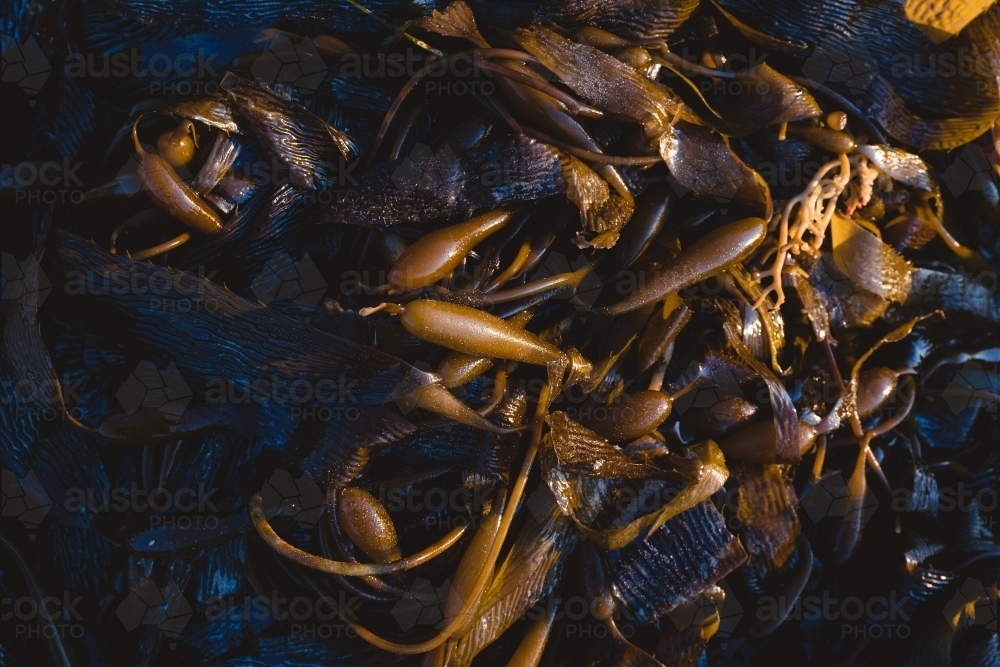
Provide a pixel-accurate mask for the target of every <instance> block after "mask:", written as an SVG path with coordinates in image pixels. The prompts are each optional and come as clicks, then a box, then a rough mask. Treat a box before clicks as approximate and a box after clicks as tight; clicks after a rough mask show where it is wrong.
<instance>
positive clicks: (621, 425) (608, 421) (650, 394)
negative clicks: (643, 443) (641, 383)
mask: <svg viewBox="0 0 1000 667" xmlns="http://www.w3.org/2000/svg"><path fill="white" fill-rule="evenodd" d="M672 407H673V401H672V400H671V399H670V396H668V395H667V394H664V393H663V392H662V391H637V392H635V393H633V394H627V395H623V396H622V397H621V398H619V399H618V400H617V401H615V402H614V403H613V404H611V405H609V406H607V407H606V408H604V410H603V411H601V412H600V413H599V415H600V417H601V418H599V419H592V420H588V421H585V422H584V423H583V425H584V426H586V427H587V428H589V429H590V430H591V431H593V432H594V433H596V434H597V435H599V436H601V437H602V438H607V439H608V440H634V439H635V438H638V437H640V436H643V435H646V434H647V433H649V432H650V431H652V430H653V429H654V428H656V427H657V426H659V425H660V424H662V423H663V422H664V421H665V420H666V419H667V417H669V416H670V410H671V408H672Z"/></svg>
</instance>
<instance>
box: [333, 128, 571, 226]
mask: <svg viewBox="0 0 1000 667" xmlns="http://www.w3.org/2000/svg"><path fill="white" fill-rule="evenodd" d="M565 191H566V183H565V181H564V180H563V176H562V167H561V162H560V160H559V156H558V155H557V154H556V152H555V151H554V150H553V149H551V148H549V147H548V146H546V145H545V144H542V143H539V142H537V141H535V140H533V139H530V138H528V137H526V136H523V135H520V136H510V137H505V138H503V139H501V140H498V141H495V142H491V143H490V144H488V145H486V146H483V147H482V148H476V149H473V150H470V151H467V152H461V153H455V152H453V151H452V150H451V149H450V148H449V147H448V146H447V145H446V146H444V147H443V148H441V149H438V150H434V149H431V148H428V147H422V150H421V147H419V146H418V148H417V149H415V150H414V151H413V152H412V153H411V155H409V156H407V157H405V158H401V159H399V160H395V161H392V162H386V163H382V164H379V165H376V166H375V167H374V168H372V169H371V170H370V171H369V172H368V173H366V174H365V176H364V178H362V179H361V183H360V187H359V189H358V197H357V198H352V199H351V200H350V201H347V202H343V203H336V204H333V205H332V206H331V207H330V208H329V209H328V210H327V211H325V212H324V214H323V220H324V221H328V222H345V223H350V224H356V225H370V226H378V227H388V226H391V225H397V224H405V223H418V222H422V221H426V220H432V219H435V218H450V217H457V216H467V215H470V214H471V213H472V212H473V211H475V210H479V209H488V208H495V207H497V206H502V205H504V204H507V203H511V202H517V201H534V200H538V199H543V198H545V197H550V196H552V195H557V194H562V193H564V192H565Z"/></svg>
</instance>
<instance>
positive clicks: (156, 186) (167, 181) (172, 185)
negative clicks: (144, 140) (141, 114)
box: [132, 120, 222, 234]
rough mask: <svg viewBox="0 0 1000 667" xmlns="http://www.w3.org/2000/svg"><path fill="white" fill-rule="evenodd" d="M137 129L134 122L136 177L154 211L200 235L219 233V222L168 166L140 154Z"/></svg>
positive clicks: (156, 156)
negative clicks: (178, 221) (194, 230)
mask: <svg viewBox="0 0 1000 667" xmlns="http://www.w3.org/2000/svg"><path fill="white" fill-rule="evenodd" d="M138 125H139V121H138V120H136V121H135V124H134V125H133V126H132V143H133V144H134V145H135V152H136V153H138V154H139V168H138V173H137V176H138V178H139V183H140V184H141V185H142V189H143V191H144V192H145V193H146V194H147V195H148V196H149V199H150V201H152V202H153V203H154V204H155V205H156V207H157V208H159V209H161V210H163V211H165V212H166V213H168V214H169V215H171V216H172V217H174V218H177V219H178V220H180V221H181V222H183V223H184V224H186V225H188V226H189V227H193V228H194V229H197V230H198V231H200V232H202V233H205V234H218V233H219V232H221V231H222V219H221V218H219V215H218V214H217V213H216V212H215V211H213V210H212V209H211V208H209V207H208V206H207V205H206V204H204V203H202V201H201V198H200V197H198V195H197V194H195V192H194V190H192V189H191V188H190V187H188V185H187V183H185V182H184V181H182V180H181V177H180V176H178V175H177V172H176V171H174V168H173V167H171V166H170V163H168V162H167V161H166V160H164V159H163V158H162V157H160V156H159V155H156V154H155V153H147V152H146V151H145V150H143V148H142V144H140V143H139V135H138V134H137V132H136V128H137V127H138Z"/></svg>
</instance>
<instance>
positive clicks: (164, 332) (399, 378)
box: [55, 232, 429, 476]
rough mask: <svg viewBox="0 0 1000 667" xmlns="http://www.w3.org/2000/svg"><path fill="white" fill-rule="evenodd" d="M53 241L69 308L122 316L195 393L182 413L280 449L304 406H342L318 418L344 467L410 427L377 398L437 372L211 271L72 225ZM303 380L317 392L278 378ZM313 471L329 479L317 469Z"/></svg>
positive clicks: (128, 332) (322, 457) (142, 344)
mask: <svg viewBox="0 0 1000 667" xmlns="http://www.w3.org/2000/svg"><path fill="white" fill-rule="evenodd" d="M56 238H57V242H58V244H59V245H58V247H57V248H56V250H55V252H56V253H57V254H58V256H59V259H60V260H61V262H62V266H61V269H62V270H61V272H60V273H61V274H62V275H64V276H65V279H66V281H67V282H66V290H67V291H68V292H69V293H67V294H66V295H65V298H64V299H63V303H64V304H65V306H66V307H67V308H73V307H76V308H82V309H83V310H84V312H89V313H94V312H98V311H100V312H102V313H103V314H104V315H105V316H106V317H108V318H109V320H108V321H112V322H115V329H116V331H117V333H118V335H124V336H128V337H130V339H131V340H134V341H135V342H137V343H138V345H137V346H136V347H137V348H138V349H139V350H141V351H142V354H143V355H144V356H145V357H146V358H147V359H154V360H156V361H157V362H159V366H158V368H162V367H163V366H166V365H167V364H169V363H173V364H175V365H176V367H177V369H178V370H179V372H180V375H181V377H182V378H183V382H184V383H186V385H187V387H188V388H189V390H190V392H191V394H192V399H191V403H190V405H188V406H187V410H186V411H185V414H184V415H183V417H184V418H187V417H188V414H187V413H188V412H190V413H193V414H195V415H200V416H201V417H203V418H204V419H205V420H206V421H208V422H209V423H212V424H215V425H219V426H223V427H225V428H228V429H231V430H233V431H236V432H242V433H246V434H248V435H252V436H255V437H261V438H264V439H265V440H272V441H273V442H274V443H275V444H276V445H278V446H280V445H282V444H283V443H285V442H287V441H289V440H290V438H291V436H292V434H293V433H294V432H295V431H296V429H297V428H298V427H299V426H300V425H301V424H302V422H303V420H302V418H301V416H300V413H299V412H298V411H299V410H303V409H306V408H309V407H312V408H314V409H315V408H320V407H324V406H325V407H327V408H329V409H331V410H332V409H335V408H336V409H338V410H339V411H340V412H339V413H335V414H340V417H339V418H335V419H331V420H329V421H326V422H322V423H321V424H320V425H319V427H318V428H319V431H320V433H319V434H317V435H320V436H321V443H326V444H330V445H334V444H335V445H336V446H340V447H341V451H340V454H337V453H336V451H328V452H325V453H323V452H322V447H323V445H321V447H320V451H317V453H316V456H318V457H319V458H318V459H316V465H317V466H323V465H331V466H336V465H337V464H336V463H335V462H334V460H339V461H341V463H343V464H344V465H347V462H348V461H350V460H351V459H352V458H353V456H354V454H355V451H356V450H357V449H358V448H360V447H363V446H365V445H371V444H376V443H380V442H389V441H392V440H394V439H396V438H398V437H400V436H401V435H403V434H405V433H407V432H409V430H411V429H412V427H411V426H410V425H409V423H408V422H407V421H406V420H405V419H403V418H402V417H399V416H398V415H395V414H393V412H392V411H391V410H388V409H386V408H384V407H381V406H382V405H383V404H385V403H387V402H390V401H392V400H393V398H394V397H396V396H398V395H400V394H401V393H405V392H406V391H409V390H413V389H415V388H417V387H418V386H420V385H421V384H424V383H426V382H427V381H429V380H428V376H426V375H424V374H421V373H419V372H417V371H414V369H412V368H411V367H410V366H409V365H408V364H406V363H405V362H403V361H401V360H399V359H397V358H395V357H391V356H389V355H386V354H384V353H381V352H378V351H376V350H374V349H371V348H364V347H361V346H358V345H355V344H353V343H350V342H349V341H347V340H345V339H342V338H338V337H336V336H332V335H329V334H326V333H323V332H321V331H318V330H316V329H314V328H312V327H309V326H307V325H305V324H303V323H302V322H301V321H299V320H297V319H295V318H292V317H288V316H285V315H281V314H279V313H276V312H274V311H270V310H268V309H267V308H265V307H263V306H261V305H260V304H255V303H252V302H250V301H246V300H243V299H241V298H239V297H237V296H236V295H235V294H233V293H232V292H229V291H228V290H226V289H224V288H221V287H218V286H216V285H215V284H213V283H211V282H209V281H207V280H205V279H203V278H196V277H195V276H193V275H191V274H186V273H184V272H180V271H176V270H171V269H166V268H162V267H158V266H154V265H152V264H148V263H144V262H133V261H131V260H129V259H126V258H123V257H120V256H114V255H110V254H108V253H106V252H104V251H103V250H101V249H99V248H97V246H95V245H93V244H91V243H89V242H86V241H84V240H82V239H80V238H79V237H76V236H74V235H72V234H68V233H65V232H57V233H56ZM116 277H117V279H119V280H121V279H125V280H133V281H134V282H132V284H133V285H143V286H152V285H161V286H165V285H169V286H170V287H169V288H166V290H165V291H163V290H160V291H162V292H163V293H161V294H158V295H157V296H156V298H155V299H154V298H152V297H151V296H150V295H149V294H148V293H146V291H145V290H143V289H128V288H126V289H124V290H122V289H115V290H112V289H111V287H110V285H111V284H112V282H111V281H113V280H114V279H115V278H116ZM80 280H84V281H90V282H89V286H88V287H86V288H83V287H82V285H83V283H80V282H79V281H80ZM74 281H77V282H75V283H74ZM74 285H75V287H74ZM95 285H103V286H104V288H101V287H95ZM118 285H119V287H120V283H118ZM77 288H79V289H80V290H82V293H80V292H79V291H77ZM164 299H165V300H178V301H179V300H190V301H189V302H190V303H194V304H196V307H195V308H193V309H191V310H190V311H188V312H177V311H176V310H174V309H168V308H163V307H161V306H160V305H159V304H160V303H162V301H160V300H164ZM142 358H143V357H139V359H140V360H141V359H142ZM133 363H135V360H133ZM154 365H156V363H155V362H154ZM123 370H124V372H126V373H127V372H130V371H131V370H132V369H129V368H126V369H123ZM119 372H121V371H119ZM121 379H122V380H125V379H126V378H125V377H124V376H123V377H122V378H121ZM295 381H298V382H301V383H303V385H302V386H308V387H310V388H311V389H312V391H310V392H309V393H308V395H303V397H301V398H299V397H298V396H297V395H293V394H290V393H289V394H288V395H287V396H285V397H284V399H282V396H284V394H280V393H279V391H278V387H279V386H286V387H288V386H290V385H291V383H292V382H295ZM261 382H263V383H265V384H264V385H263V386H264V387H265V389H264V390H263V393H261V390H260V387H261V384H260V383H261ZM268 383H270V384H268ZM282 383H284V385H282ZM220 392H221V393H220ZM348 414H350V415H351V416H354V417H355V418H354V419H350V418H348V416H347V415H348ZM306 426H308V424H306ZM314 426H315V425H314ZM304 440H306V441H307V442H310V441H311V440H310V439H307V438H306V439H304ZM331 456H332V457H333V458H332V459H331V460H327V459H328V458H329V457H331ZM338 457H339V458H338ZM317 472H318V473H320V476H323V475H322V473H323V471H322V470H321V469H320V470H317Z"/></svg>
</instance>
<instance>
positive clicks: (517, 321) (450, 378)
mask: <svg viewBox="0 0 1000 667" xmlns="http://www.w3.org/2000/svg"><path fill="white" fill-rule="evenodd" d="M531 315H532V313H531V311H530V310H522V311H521V312H520V313H518V314H517V315H514V316H513V317H511V318H510V319H509V320H507V321H508V322H510V323H511V324H513V325H515V326H517V327H521V328H523V327H524V325H526V324H527V323H528V320H530V319H531ZM492 365H493V359H491V358H490V357H484V356H482V355H479V354H466V353H465V352H452V353H450V354H449V355H448V356H447V357H445V358H444V359H443V360H442V361H441V363H440V364H438V367H437V374H438V375H440V376H441V384H443V385H444V386H445V387H448V388H449V389H450V388H452V387H458V386H459V385H463V384H465V383H466V382H471V381H472V380H473V379H475V378H477V377H479V376H480V375H482V374H483V373H485V372H486V371H487V370H488V369H489V368H490V366H492Z"/></svg>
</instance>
